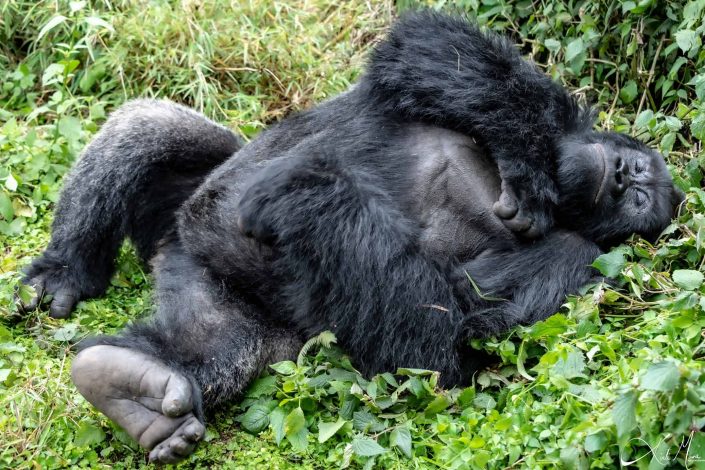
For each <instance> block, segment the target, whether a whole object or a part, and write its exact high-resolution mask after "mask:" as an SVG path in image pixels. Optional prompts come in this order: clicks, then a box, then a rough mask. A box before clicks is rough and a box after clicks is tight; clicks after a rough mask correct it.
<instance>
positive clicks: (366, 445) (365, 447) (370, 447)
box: [352, 437, 387, 457]
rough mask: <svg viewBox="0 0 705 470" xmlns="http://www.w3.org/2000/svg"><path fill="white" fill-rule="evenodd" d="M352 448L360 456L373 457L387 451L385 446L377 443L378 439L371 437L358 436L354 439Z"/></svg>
mask: <svg viewBox="0 0 705 470" xmlns="http://www.w3.org/2000/svg"><path fill="white" fill-rule="evenodd" d="M352 448H353V452H355V454H357V455H359V456H360V457H372V456H375V455H379V454H383V453H385V452H386V451H387V450H386V449H385V448H384V447H382V446H381V445H379V444H377V441H374V440H372V439H370V438H369V437H356V438H355V439H353V441H352Z"/></svg>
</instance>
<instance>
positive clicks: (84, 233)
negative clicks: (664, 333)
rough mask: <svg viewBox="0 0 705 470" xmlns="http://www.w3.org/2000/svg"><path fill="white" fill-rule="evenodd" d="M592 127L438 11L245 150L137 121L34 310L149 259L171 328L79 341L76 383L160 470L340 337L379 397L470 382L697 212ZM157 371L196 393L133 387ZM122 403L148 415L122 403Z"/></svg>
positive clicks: (70, 301)
mask: <svg viewBox="0 0 705 470" xmlns="http://www.w3.org/2000/svg"><path fill="white" fill-rule="evenodd" d="M592 124H593V113H592V112H591V111H590V110H589V109H584V108H581V107H580V106H578V104H577V103H576V102H575V100H574V99H573V98H572V97H571V96H570V95H569V94H568V93H567V91H566V90H564V89H563V88H562V87H560V86H559V85H557V84H556V83H554V82H552V81H551V80H550V79H549V78H548V77H546V76H544V75H543V74H541V73H540V72H539V71H538V70H537V69H536V67H535V66H534V65H533V64H531V63H529V62H527V61H525V60H523V59H522V58H521V57H520V55H519V53H518V52H517V50H516V48H515V47H514V46H513V45H512V44H511V43H509V41H507V40H506V39H504V38H501V37H498V36H495V35H493V34H488V33H482V32H480V31H479V30H478V29H476V28H475V27H474V26H473V25H471V24H469V23H468V22H466V21H465V20H463V19H460V18H454V17H449V16H445V15H442V14H437V13H430V12H421V13H415V14H411V15H408V16H406V17H405V18H404V19H403V20H401V21H400V22H398V23H397V24H396V26H394V28H393V29H392V31H391V33H390V35H389V37H388V38H387V39H386V40H385V41H383V42H381V43H380V44H379V45H378V46H377V47H376V49H375V51H374V53H373V56H372V59H371V62H370V65H369V67H368V70H367V72H366V74H365V75H364V76H363V77H362V79H361V81H360V82H359V83H358V84H357V85H355V86H354V87H353V88H351V89H350V90H349V91H348V92H347V93H345V94H342V95H340V96H338V97H336V98H334V99H332V100H330V101H327V102H325V103H322V104H321V105H319V106H317V107H315V108H313V109H311V110H309V111H306V112H302V113H300V114H297V115H294V116H291V117H289V118H288V119H286V120H284V121H283V122H281V123H279V124H277V125H274V126H272V127H271V128H269V129H268V130H267V131H265V132H263V133H262V134H261V135H260V136H259V137H258V138H257V139H256V140H254V141H253V142H252V143H250V144H249V145H246V146H244V147H242V146H241V144H240V141H239V139H238V138H237V137H236V136H234V135H233V134H232V133H231V132H230V131H228V130H227V129H225V128H223V127H221V126H219V125H217V124H215V123H213V122H211V121H209V120H207V119H206V118H204V117H202V116H200V115H198V114H197V113H195V112H193V111H190V110H188V109H186V108H183V107H181V106H178V105H174V104H171V103H168V102H163V101H144V100H143V101H133V102H131V103H128V104H126V105H125V106H123V107H122V108H121V109H120V110H119V111H117V112H115V113H114V114H113V115H112V117H111V118H110V119H109V121H108V122H107V123H106V124H105V126H104V127H103V129H102V131H101V132H100V134H99V135H98V136H97V137H96V138H95V140H94V141H93V142H92V143H91V144H90V145H89V146H88V148H87V149H86V151H85V152H84V155H83V157H82V158H81V159H80V161H79V162H78V163H77V165H76V167H75V169H74V170H73V172H72V174H71V175H70V176H69V178H68V179H67V182H66V187H65V189H64V192H63V195H62V198H61V201H60V203H59V206H58V208H57V210H56V215H55V223H54V226H53V234H52V241H51V243H50V245H49V247H48V248H47V250H46V252H45V253H44V255H43V256H42V257H41V258H39V259H38V260H36V261H35V262H34V263H33V264H32V265H31V267H30V268H29V270H28V273H27V278H26V282H27V283H29V284H32V285H35V286H36V287H37V290H38V298H37V299H35V301H34V302H33V304H32V305H29V306H27V308H33V307H36V305H37V304H38V303H40V302H41V296H42V295H43V294H44V293H49V294H53V300H52V302H51V306H50V312H51V313H52V315H54V316H60V317H63V316H66V315H68V314H69V313H70V311H71V310H72V309H73V307H74V306H75V303H76V302H77V301H78V300H80V299H82V298H87V297H93V296H97V295H99V294H101V293H102V292H103V291H104V290H105V288H106V286H107V284H108V281H109V278H110V276H111V274H112V272H113V259H114V257H115V254H116V250H117V248H118V246H119V245H120V243H121V242H122V240H123V238H125V237H129V238H131V239H132V240H133V241H134V243H135V244H136V246H137V249H138V252H139V254H140V255H141V256H142V257H143V258H144V259H145V260H147V259H150V258H151V259H152V264H153V267H154V271H155V278H156V303H157V311H156V313H155V314H154V315H153V316H152V317H151V318H150V319H148V320H146V321H142V322H138V323H136V324H134V325H133V326H130V327H128V328H127V329H126V330H125V331H123V332H122V333H121V334H120V335H118V336H109V337H106V336H103V337H99V338H95V339H93V340H91V341H88V342H84V349H83V350H82V352H81V353H80V354H79V356H78V358H77V359H76V361H74V370H73V375H74V380H75V382H76V384H77V386H78V387H79V389H80V390H81V392H82V393H83V394H84V395H85V396H86V397H87V398H88V399H89V400H90V401H91V402H92V403H94V404H95V405H96V406H97V407H98V408H99V409H101V410H102V411H104V412H105V413H106V414H107V415H108V416H110V417H111V418H112V419H114V420H116V421H117V422H118V423H119V424H121V425H122V426H123V427H125V428H126V429H127V431H128V432H129V433H130V434H131V435H132V436H133V437H135V438H136V439H138V440H139V441H140V443H141V444H142V445H144V446H145V447H147V448H153V447H154V450H153V451H152V454H151V457H152V458H154V459H156V460H160V461H165V462H169V461H175V460H178V459H179V458H182V457H183V456H184V455H186V454H188V453H189V452H190V451H191V449H192V448H193V445H195V442H196V441H197V440H198V439H200V436H201V435H202V428H199V427H198V422H195V421H193V416H196V417H197V418H198V419H199V420H201V421H202V419H203V415H202V411H201V407H202V406H205V407H206V408H208V407H212V406H214V405H217V404H219V403H221V402H223V401H225V400H228V399H231V398H233V397H234V396H237V394H238V393H239V392H240V391H242V390H243V388H244V387H245V386H246V385H247V384H248V383H249V382H250V381H251V380H252V379H253V378H254V377H256V376H257V375H258V374H259V373H260V372H261V371H262V370H263V368H264V367H266V365H267V364H268V363H271V362H273V361H276V360H280V359H282V358H285V357H290V356H292V355H293V354H295V353H296V351H297V348H298V347H299V346H300V342H301V338H305V337H307V336H310V335H313V334H316V333H318V332H320V331H322V330H325V329H330V330H332V331H334V332H335V334H336V335H337V337H338V339H339V342H340V344H341V345H342V346H343V347H344V348H345V349H346V350H347V351H348V352H349V353H350V355H351V357H352V358H353V362H354V364H355V365H356V366H358V367H359V368H360V369H361V370H362V371H363V372H364V373H366V374H372V373H375V372H379V371H386V370H391V371H393V370H395V369H396V368H397V367H400V366H405V367H422V368H429V369H435V370H439V371H441V377H442V380H443V383H444V384H447V385H452V384H457V383H462V382H465V381H467V380H468V378H469V377H470V375H471V374H472V373H473V372H474V371H475V370H476V369H477V367H478V366H479V364H480V362H481V359H482V358H481V357H479V355H478V354H477V352H474V351H471V350H470V349H469V348H468V347H467V346H466V345H467V342H468V339H470V338H476V337H486V336H488V335H492V334H496V333H501V332H504V331H506V330H508V329H509V328H511V327H513V326H515V325H517V324H526V323H531V322H534V321H537V320H540V319H543V318H545V317H546V316H547V315H549V314H552V313H553V312H555V311H556V310H557V309H558V308H559V307H560V305H561V303H562V301H563V299H564V297H565V295H566V294H569V293H574V292H576V291H577V290H578V289H579V288H580V287H581V286H583V285H585V284H586V283H589V282H590V281H592V280H594V279H596V274H597V273H595V272H594V270H593V269H592V268H590V264H591V262H592V261H593V260H594V258H595V257H597V256H598V255H599V254H600V253H601V249H602V248H604V247H606V246H608V245H609V244H611V243H614V242H616V241H620V240H624V239H625V238H626V237H627V236H628V235H630V234H631V233H633V232H637V233H640V234H642V235H644V236H647V237H651V238H653V237H655V236H657V235H658V233H659V232H660V231H661V230H662V229H663V228H664V227H665V226H666V225H667V224H668V222H669V220H670V217H671V215H672V214H673V210H674V207H675V204H677V202H678V201H679V197H680V195H679V194H678V192H677V191H676V190H675V189H674V187H673V185H672V182H671V180H670V176H669V175H668V172H667V171H666V168H665V165H664V163H663V161H662V158H661V157H660V155H658V154H657V153H655V152H653V151H651V150H649V149H648V148H646V147H645V146H643V145H642V144H640V143H639V142H637V141H635V140H633V139H630V138H628V137H626V136H620V135H616V134H610V133H596V132H594V131H592V130H591V127H592ZM475 139H477V142H476V141H475ZM533 239H535V240H533ZM468 276H469V277H470V278H472V280H473V281H474V282H475V283H476V285H477V286H478V287H479V289H480V291H481V292H484V293H489V294H491V296H492V297H495V298H501V299H504V300H502V301H496V300H495V301H492V300H487V297H485V296H481V295H479V294H478V293H477V292H476V291H475V289H474V288H473V286H472V285H471V283H470V282H469V280H468ZM95 345H103V346H98V347H92V346H95ZM106 346H107V347H106ZM110 346H112V348H111V347H110ZM155 370H156V371H157V372H159V374H162V375H163V374H166V376H169V377H176V378H175V379H174V380H175V381H178V380H181V381H182V382H183V381H184V379H185V380H186V382H183V383H190V384H191V388H192V390H190V391H188V392H183V391H174V389H173V386H172V388H169V387H170V386H169V385H168V384H167V382H168V381H166V382H165V381H164V380H162V381H161V382H159V381H157V382H159V383H157V384H156V385H155V384H146V385H139V386H138V387H137V386H136V385H135V384H134V383H133V382H134V381H133V380H129V382H130V385H129V386H128V385H123V384H122V382H121V381H119V380H117V379H115V377H122V376H125V375H126V376H128V377H136V376H138V375H139V377H142V378H144V377H147V378H149V377H152V376H154V377H156V376H159V374H158V373H157V372H153V373H152V372H150V371H155ZM111 373H114V375H110V374H111ZM120 374H123V375H120ZM170 374H171V375H170ZM154 380H157V379H154ZM138 383H139V381H138ZM169 383H170V382H169ZM180 383H181V382H180ZM131 387H133V388H131ZM134 387H137V388H134ZM179 390H181V389H179ZM123 394H124V395H125V396H127V397H128V400H132V402H129V403H130V404H131V406H134V407H138V408H135V410H137V411H135V410H133V409H130V411H129V412H128V411H126V409H125V408H124V403H123V404H122V405H120V406H118V405H116V404H115V403H113V401H111V400H112V399H113V398H115V396H122V395H123ZM140 394H144V396H161V397H162V398H163V401H164V403H166V401H167V397H171V398H173V397H177V398H174V399H173V400H172V401H173V403H172V401H170V403H172V405H170V406H171V408H169V407H167V405H166V404H164V405H154V406H152V405H147V404H144V403H143V402H142V401H139V400H137V399H136V398H134V397H135V395H140ZM159 394H161V395H159ZM140 396H141V395H140ZM129 397H132V398H129ZM179 397H181V398H179ZM174 403H178V404H179V405H178V406H177V405H175V404H174ZM159 406H162V408H159ZM140 407H141V408H140ZM177 409H178V411H174V410H177ZM127 413H129V414H130V415H131V416H133V417H134V416H137V417H142V418H143V421H144V422H145V423H147V424H140V425H139V426H138V425H135V424H132V421H130V420H129V419H127V418H126V414H127ZM186 417H189V418H188V420H187V419H186ZM177 418H178V419H177ZM131 419H132V418H131ZM145 426H147V427H146V428H145ZM145 429H147V430H145ZM184 429H187V431H188V432H187V431H184ZM177 434H178V435H177ZM185 436H186V437H185Z"/></svg>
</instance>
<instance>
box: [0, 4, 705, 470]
mask: <svg viewBox="0 0 705 470" xmlns="http://www.w3.org/2000/svg"><path fill="white" fill-rule="evenodd" d="M419 5H420V4H419V3H418V2H416V1H414V0H404V1H399V2H397V4H392V3H391V2H389V1H380V2H365V1H362V0H359V1H358V0H356V1H351V2H334V1H332V0H296V1H293V2H284V1H282V2H271V1H266V0H249V1H236V0H233V1H206V0H182V1H157V2H149V3H146V2H141V1H138V0H114V1H108V0H94V1H90V2H88V1H67V0H51V1H50V0H38V1H30V0H5V1H4V2H0V246H1V248H2V258H1V260H0V435H1V436H2V438H1V439H0V442H1V445H0V467H9V468H59V467H69V466H77V467H91V468H92V467H114V468H132V467H136V466H140V465H146V456H145V453H144V452H143V451H141V450H139V448H138V447H137V446H136V444H135V443H133V442H131V440H130V439H129V438H128V437H127V436H126V435H125V434H124V433H123V432H121V431H120V430H119V429H117V428H116V427H115V426H113V425H112V424H111V423H110V422H109V421H108V420H107V419H106V418H105V417H103V416H102V415H100V414H99V413H97V412H96V411H95V410H93V409H92V408H91V407H90V406H89V405H88V404H87V402H86V401H85V400H84V399H83V398H82V397H80V395H79V394H78V393H77V392H76V391H75V389H74V388H73V386H72V385H71V383H70V380H69V377H68V372H67V371H68V369H69V365H70V361H71V358H72V356H73V352H72V346H71V345H72V344H74V343H75V342H76V341H79V340H80V339H81V338H83V337H85V336H87V335H90V334H95V333H101V332H108V333H109V332H115V331H117V330H118V329H120V328H121V327H122V326H123V325H125V324H126V323H127V322H129V321H131V320H132V319H135V318H137V317H139V316H140V315H145V314H148V313H149V311H150V307H151V300H150V282H151V281H150V279H149V276H148V274H145V270H144V268H143V267H142V266H140V264H139V263H138V262H137V260H136V258H135V256H134V253H133V251H132V249H131V248H130V246H129V245H126V246H125V247H124V248H123V250H122V252H121V255H120V258H119V263H118V264H119V269H118V272H117V274H116V276H115V277H114V279H113V281H112V286H111V288H110V289H109V291H108V294H107V295H106V296H105V297H104V298H101V299H97V300H91V301H87V302H83V303H81V304H80V305H79V307H78V309H77V312H76V313H75V314H74V315H73V316H72V317H71V318H70V319H69V320H66V321H58V320H54V319H50V318H48V317H47V316H46V314H44V313H40V312H34V313H31V314H29V315H27V316H20V315H19V314H18V313H17V311H16V308H15V307H14V302H13V295H14V291H15V289H16V288H17V287H18V280H19V278H20V276H21V268H22V267H23V266H24V265H26V264H27V263H28V262H29V261H30V260H31V258H32V257H34V256H36V255H38V254H39V253H40V251H41V249H42V247H44V246H45V245H46V243H47V240H48V231H49V226H50V221H51V211H52V208H53V205H54V203H55V202H56V200H57V198H58V195H59V191H60V187H61V178H62V176H63V175H64V174H65V173H66V171H67V170H68V168H69V167H70V165H71V163H72V162H73V161H74V160H75V158H76V157H77V155H78V154H79V152H80V150H81V148H82V147H83V146H84V145H85V144H86V142H87V141H88V140H89V139H90V138H91V136H92V135H93V134H94V133H95V131H96V130H97V128H98V127H99V126H100V124H101V123H102V122H103V121H104V119H105V117H106V114H107V113H108V112H110V111H111V110H112V109H114V108H115V107H116V106H117V105H119V104H120V103H122V102H124V101H125V100H127V99H129V98H132V97H136V96H159V97H169V98H172V99H174V100H176V101H179V102H182V103H186V104H188V105H191V106H194V107H196V108H198V109H199V110H201V111H203V112H205V113H206V114H207V115H209V116H211V117H213V118H214V119H217V120H220V121H222V122H225V123H227V124H228V125H229V126H230V127H232V128H233V129H236V130H238V131H239V132H240V133H241V134H243V135H244V136H246V137H247V138H251V137H252V136H254V135H255V134H256V133H257V132H258V131H259V130H261V129H262V128H263V127H264V126H266V125H267V124H269V123H271V122H273V121H274V120H276V119H279V118H281V117H283V116H285V115H287V114H289V113H291V112H293V111H295V110H297V109H302V108H305V107H307V106H310V105H311V104H312V103H314V102H317V101H320V100H322V99H325V98H326V97H329V96H332V95H334V94H336V93H338V92H340V91H342V90H344V89H345V88H346V87H347V86H349V84H350V83H351V82H353V81H354V78H355V77H356V75H357V74H358V73H359V71H360V70H361V68H362V66H363V65H364V57H365V53H366V52H367V51H368V50H369V48H370V47H371V45H372V44H373V43H374V41H375V39H376V38H377V37H379V35H381V34H382V33H383V32H384V31H385V29H386V27H387V26H388V25H389V23H390V22H391V21H392V19H393V18H394V16H395V15H396V14H397V13H398V12H399V11H400V10H403V9H405V8H415V7H418V6H419ZM424 5H429V6H431V7H434V8H444V9H447V10H456V11H461V12H465V13H467V14H468V15H470V16H471V17H473V18H476V19H477V21H478V22H479V23H480V24H482V25H484V26H486V27H488V28H492V29H495V30H498V31H503V32H505V33H506V34H509V35H511V36H512V37H513V38H514V39H515V41H516V42H517V43H518V44H520V45H521V47H522V50H523V51H524V53H525V54H526V55H527V56H530V57H532V58H533V59H534V60H535V61H536V62H537V63H538V64H539V65H540V66H541V67H542V68H543V69H544V70H545V71H546V72H547V73H548V74H550V75H551V76H553V78H554V79H556V80H558V81H561V82H562V83H564V84H566V85H567V86H568V87H570V89H571V90H572V91H574V92H575V93H576V94H578V95H579V96H580V97H581V98H582V99H585V100H587V101H588V102H590V103H594V104H595V105H597V106H598V107H599V109H600V125H601V126H603V127H604V128H607V129H614V130H618V131H620V132H627V133H631V134H632V135H636V136H637V137H638V138H640V139H642V140H644V141H646V142H648V143H649V144H650V145H652V146H654V147H655V148H658V149H659V150H661V151H662V152H663V154H664V155H666V157H667V159H668V161H669V165H670V168H671V169H672V172H673V174H674V176H675V178H676V182H677V184H678V185H679V186H680V187H681V188H682V189H684V190H685V191H687V194H688V196H687V200H686V201H685V203H684V204H683V205H682V207H681V210H680V215H679V217H678V219H677V220H675V221H674V223H673V224H672V225H671V226H670V227H669V228H668V229H667V230H666V231H665V233H664V235H663V237H662V238H661V240H660V241H659V242H658V243H657V244H656V245H653V246H652V245H650V244H648V243H646V242H645V241H643V240H639V239H635V240H632V241H630V242H629V243H627V244H625V245H623V246H621V247H617V248H616V249H615V250H613V251H612V252H611V253H609V254H607V255H604V256H602V257H601V258H600V259H598V260H597V261H596V266H597V267H598V268H599V269H600V270H601V271H602V272H603V273H605V274H607V275H610V276H614V277H615V279H616V283H615V284H613V285H598V286H593V287H592V288H590V289H588V290H587V291H586V292H585V294H584V295H583V296H578V297H572V298H569V299H567V301H566V304H565V306H564V308H563V309H562V310H561V312H559V313H557V314H556V315H554V316H553V317H550V318H549V319H548V320H546V321H544V322H541V323H538V324H536V325H533V326H531V327H526V328H518V329H516V330H514V331H512V332H510V333H508V334H507V335H505V336H503V337H499V338H494V339H492V340H490V341H485V342H477V344H474V346H475V347H476V348H481V349H485V350H488V351H490V352H492V353H495V354H496V355H497V356H498V360H497V365H496V366H494V367H492V368H490V369H488V370H486V371H483V372H481V373H479V374H477V375H476V376H475V379H474V386H472V387H469V388H465V389H452V390H442V389H439V388H438V387H437V380H438V377H437V375H436V374H435V373H432V372H428V371H421V370H410V369H402V370H399V371H389V373H385V374H382V375H380V376H377V377H374V378H372V379H365V378H363V377H361V376H360V375H359V374H357V373H356V371H355V369H354V368H353V366H352V365H351V364H350V363H349V361H348V360H347V359H346V357H345V355H344V354H343V352H342V351H340V350H339V349H337V348H336V347H335V345H334V344H333V343H334V338H333V337H331V335H330V334H326V333H324V334H322V335H321V336H320V337H318V338H316V339H313V340H312V341H311V342H310V343H309V344H308V345H307V346H308V347H307V348H306V351H304V352H303V353H302V355H300V356H299V358H298V360H297V361H295V362H293V361H291V362H289V361H287V362H282V363H279V364H276V365H273V366H272V368H271V370H270V373H269V374H268V375H265V376H263V377H261V378H260V379H258V380H257V381H256V382H255V383H254V384H253V385H252V387H251V388H250V389H249V391H248V392H247V393H246V396H245V397H244V400H243V401H242V402H241V403H238V404H233V406H232V407H231V408H229V409H224V410H222V411H221V412H219V413H218V414H217V415H215V416H213V417H211V418H210V421H209V426H210V427H209V429H208V434H207V437H206V441H207V443H206V444H204V445H201V446H200V447H199V449H198V450H197V452H196V453H195V454H194V455H193V456H192V457H191V458H190V459H188V460H187V462H186V464H185V466H188V467H201V468H209V467H211V466H213V465H221V466H226V467H231V468H338V467H343V468H344V467H352V468H358V467H364V468H478V469H481V468H506V467H526V468H545V467H558V468H589V467H590V468H618V467H620V466H632V467H638V468H649V469H660V468H667V467H668V468H674V467H675V468H681V467H686V468H705V433H704V432H703V431H701V429H702V428H703V426H704V425H705V367H703V356H705V342H704V340H703V327H705V286H704V285H703V272H704V271H705V257H704V256H703V255H704V254H705V191H703V189H702V186H703V184H702V182H703V172H704V171H705V153H704V152H703V150H702V141H703V140H705V49H704V48H703V44H702V42H703V37H704V32H705V23H704V21H703V17H704V16H705V0H673V1H668V2H666V1H656V0H638V1H624V0H608V1H604V2H593V1H580V0H577V1H568V0H543V1H530V0H521V1H508V0H506V1H505V0H462V1H458V2H454V3H453V4H452V5H451V2H444V1H437V2H433V3H428V4H427V3H424ZM26 294H27V293H26V292H24V291H23V290H21V289H20V295H26Z"/></svg>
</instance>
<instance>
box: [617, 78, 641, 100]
mask: <svg viewBox="0 0 705 470" xmlns="http://www.w3.org/2000/svg"><path fill="white" fill-rule="evenodd" d="M638 93H639V89H638V88H637V86H636V82H635V81H634V80H629V81H628V82H627V83H625V84H624V86H623V87H622V88H621V89H620V90H619V99H621V100H622V103H625V104H628V103H631V102H632V101H634V99H635V98H636V96H637V94H638Z"/></svg>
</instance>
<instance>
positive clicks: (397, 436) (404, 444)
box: [389, 426, 411, 459]
mask: <svg viewBox="0 0 705 470" xmlns="http://www.w3.org/2000/svg"><path fill="white" fill-rule="evenodd" d="M389 444H390V445H391V446H394V447H396V448H397V449H399V450H400V451H401V452H402V454H404V455H405V456H406V457H407V458H409V459H410V458H411V432H410V431H409V428H407V427H406V426H400V427H398V428H394V430H393V431H392V433H391V434H390V435H389Z"/></svg>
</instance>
